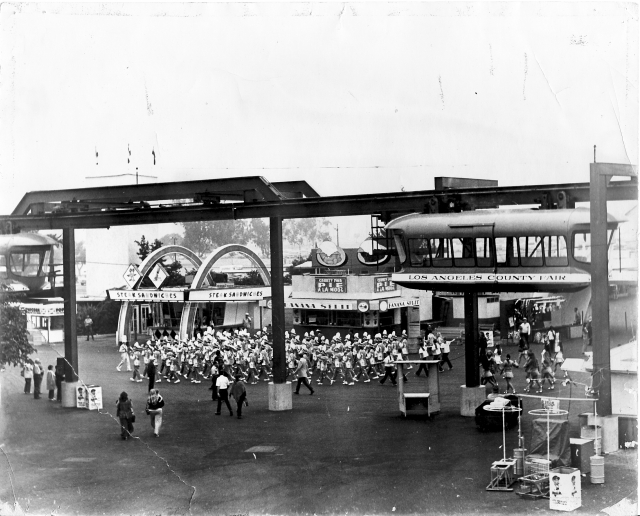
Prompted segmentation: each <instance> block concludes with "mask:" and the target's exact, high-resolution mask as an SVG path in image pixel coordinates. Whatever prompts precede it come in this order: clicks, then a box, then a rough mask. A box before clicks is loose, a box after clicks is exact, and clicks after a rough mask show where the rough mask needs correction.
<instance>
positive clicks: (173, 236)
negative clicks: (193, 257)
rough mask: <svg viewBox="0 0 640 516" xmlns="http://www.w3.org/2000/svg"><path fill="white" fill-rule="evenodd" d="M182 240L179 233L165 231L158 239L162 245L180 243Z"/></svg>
mask: <svg viewBox="0 0 640 516" xmlns="http://www.w3.org/2000/svg"><path fill="white" fill-rule="evenodd" d="M182 240H183V237H182V235H181V234H180V233H167V234H166V235H164V236H163V237H162V238H161V239H160V241H161V242H162V244H163V245H182Z"/></svg>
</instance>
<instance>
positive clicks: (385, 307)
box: [380, 299, 389, 312]
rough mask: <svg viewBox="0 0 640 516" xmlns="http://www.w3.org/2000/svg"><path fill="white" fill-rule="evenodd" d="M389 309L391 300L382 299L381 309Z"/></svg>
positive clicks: (383, 310) (382, 310) (384, 310)
mask: <svg viewBox="0 0 640 516" xmlns="http://www.w3.org/2000/svg"><path fill="white" fill-rule="evenodd" d="M387 310H389V301H386V300H385V299H383V300H382V301H380V311H381V312H386V311H387Z"/></svg>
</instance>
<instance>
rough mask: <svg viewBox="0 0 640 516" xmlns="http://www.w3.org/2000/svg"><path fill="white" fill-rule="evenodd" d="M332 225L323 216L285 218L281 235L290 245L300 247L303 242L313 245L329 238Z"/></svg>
mask: <svg viewBox="0 0 640 516" xmlns="http://www.w3.org/2000/svg"><path fill="white" fill-rule="evenodd" d="M332 226H333V224H332V223H331V222H330V221H329V220H327V219H325V218H321V219H319V218H311V219H287V220H285V221H284V223H283V224H282V236H283V237H284V238H285V240H286V241H287V242H289V243H290V244H291V245H295V246H297V247H298V248H300V247H302V245H304V244H310V245H314V244H315V243H316V242H319V241H323V240H327V239H328V238H330V234H329V232H330V231H331V228H332Z"/></svg>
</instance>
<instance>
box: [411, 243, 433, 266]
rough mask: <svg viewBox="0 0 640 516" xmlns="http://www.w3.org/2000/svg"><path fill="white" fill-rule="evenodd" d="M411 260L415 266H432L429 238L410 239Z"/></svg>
mask: <svg viewBox="0 0 640 516" xmlns="http://www.w3.org/2000/svg"><path fill="white" fill-rule="evenodd" d="M409 260H410V262H411V265H412V266H413V267H431V246H430V243H429V240H428V239H426V238H410V239H409Z"/></svg>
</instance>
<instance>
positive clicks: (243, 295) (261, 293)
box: [189, 287, 271, 302]
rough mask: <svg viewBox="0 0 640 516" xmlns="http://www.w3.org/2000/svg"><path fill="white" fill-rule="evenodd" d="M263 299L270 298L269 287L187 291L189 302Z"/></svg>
mask: <svg viewBox="0 0 640 516" xmlns="http://www.w3.org/2000/svg"><path fill="white" fill-rule="evenodd" d="M265 297H271V287H259V288H219V289H208V290H191V291H189V301H204V302H206V301H262V300H263V299H264V298H265Z"/></svg>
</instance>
